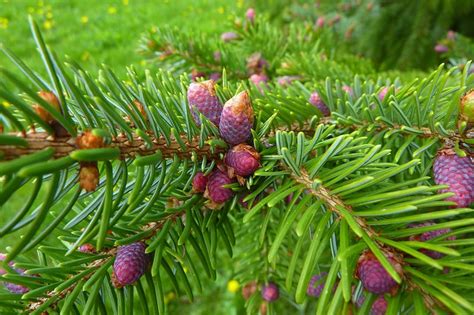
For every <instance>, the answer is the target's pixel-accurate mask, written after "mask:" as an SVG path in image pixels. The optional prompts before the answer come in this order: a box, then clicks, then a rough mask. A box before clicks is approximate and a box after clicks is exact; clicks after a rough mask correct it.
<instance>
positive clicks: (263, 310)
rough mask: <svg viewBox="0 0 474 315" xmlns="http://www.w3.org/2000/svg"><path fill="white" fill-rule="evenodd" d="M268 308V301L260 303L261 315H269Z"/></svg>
mask: <svg viewBox="0 0 474 315" xmlns="http://www.w3.org/2000/svg"><path fill="white" fill-rule="evenodd" d="M267 308H268V305H267V302H262V304H260V315H267Z"/></svg>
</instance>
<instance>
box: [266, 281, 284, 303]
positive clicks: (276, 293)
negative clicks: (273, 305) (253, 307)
mask: <svg viewBox="0 0 474 315" xmlns="http://www.w3.org/2000/svg"><path fill="white" fill-rule="evenodd" d="M279 297H280V289H279V288H278V286H277V285H276V284H275V283H273V282H269V283H267V284H266V285H264V286H263V287H262V298H263V299H264V300H265V301H268V302H273V301H276V300H278V298H279Z"/></svg>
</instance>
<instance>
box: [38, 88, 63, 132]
mask: <svg viewBox="0 0 474 315" xmlns="http://www.w3.org/2000/svg"><path fill="white" fill-rule="evenodd" d="M38 96H39V97H41V98H42V99H43V100H45V101H46V103H48V104H49V105H51V106H53V107H54V108H55V109H56V110H57V111H59V112H61V108H60V105H59V100H58V98H57V97H56V95H54V93H53V92H48V91H40V92H38ZM33 108H34V110H35V112H36V113H37V114H38V116H39V117H40V118H41V119H42V120H43V121H45V122H47V123H49V124H50V123H52V122H53V121H54V120H55V119H54V118H53V116H51V114H50V113H49V112H48V111H46V110H45V109H44V108H43V107H42V106H41V105H39V104H34V105H33Z"/></svg>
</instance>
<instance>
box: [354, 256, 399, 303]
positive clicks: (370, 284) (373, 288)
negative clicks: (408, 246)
mask: <svg viewBox="0 0 474 315" xmlns="http://www.w3.org/2000/svg"><path fill="white" fill-rule="evenodd" d="M387 258H388V260H389V262H390V263H391V264H392V265H393V266H394V267H395V269H396V270H400V269H401V266H400V265H399V264H398V263H397V262H396V261H395V260H394V259H393V258H392V257H387ZM357 277H358V278H359V279H360V280H361V281H362V284H363V286H364V288H365V289H366V290H367V291H369V292H371V293H375V294H383V293H387V292H390V291H392V290H394V289H396V288H397V286H398V284H397V282H395V280H394V279H393V278H392V277H391V276H390V275H389V274H388V272H387V271H386V270H385V268H384V267H383V266H382V264H380V262H379V261H378V260H377V258H376V257H375V256H374V254H372V252H369V251H366V252H365V253H363V254H362V255H361V256H360V257H359V262H358V264H357Z"/></svg>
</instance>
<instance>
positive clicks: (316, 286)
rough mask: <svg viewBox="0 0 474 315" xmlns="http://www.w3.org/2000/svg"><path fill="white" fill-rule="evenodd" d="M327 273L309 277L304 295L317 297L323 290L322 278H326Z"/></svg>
mask: <svg viewBox="0 0 474 315" xmlns="http://www.w3.org/2000/svg"><path fill="white" fill-rule="evenodd" d="M327 274H328V273H327V272H321V273H320V274H317V275H314V276H313V277H311V281H310V282H309V285H308V289H306V294H308V295H309V296H314V297H319V296H320V295H321V292H323V289H324V283H325V282H324V281H323V280H324V278H325V277H326V276H327Z"/></svg>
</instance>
